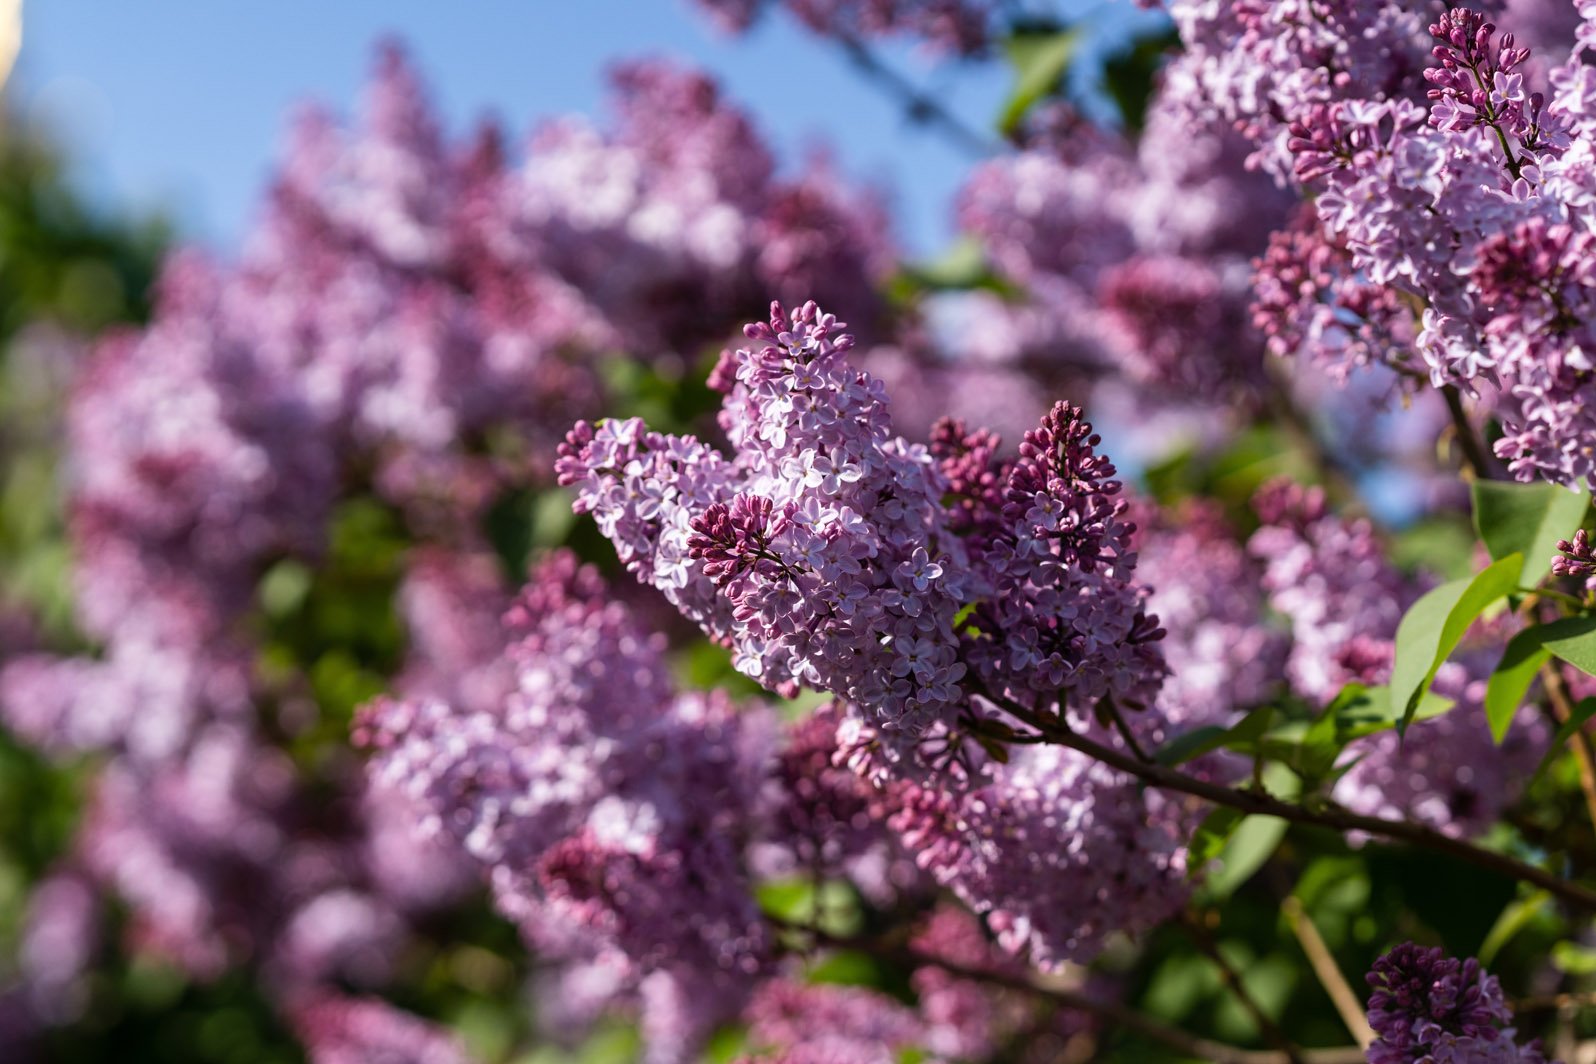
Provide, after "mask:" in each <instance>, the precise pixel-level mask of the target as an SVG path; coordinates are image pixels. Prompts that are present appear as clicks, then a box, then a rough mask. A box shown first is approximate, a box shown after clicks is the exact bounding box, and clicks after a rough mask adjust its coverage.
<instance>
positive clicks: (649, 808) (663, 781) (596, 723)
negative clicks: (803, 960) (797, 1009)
mask: <svg viewBox="0 0 1596 1064" xmlns="http://www.w3.org/2000/svg"><path fill="white" fill-rule="evenodd" d="M506 626H507V632H508V634H509V638H508V640H507V643H508V649H507V650H506V659H507V661H508V662H509V664H510V667H511V668H512V669H513V670H514V673H515V678H516V684H515V688H514V690H513V691H511V692H510V693H509V694H508V695H507V696H506V697H505V698H504V699H503V700H502V701H501V702H499V703H498V704H497V705H493V706H491V707H483V708H477V709H473V708H470V707H466V706H454V705H451V704H448V703H445V702H443V701H440V700H438V699H436V698H426V697H423V698H418V699H417V700H415V701H413V702H398V701H394V700H390V699H383V700H379V701H378V702H376V703H374V704H373V705H371V706H369V707H367V708H366V709H365V710H364V711H363V712H362V715H361V720H360V723H359V726H358V729H357V740H358V741H360V742H362V743H363V744H365V745H367V746H369V747H370V748H371V749H372V750H373V754H374V757H373V761H372V766H371V774H372V776H373V778H374V780H375V781H376V782H377V783H378V784H380V785H381V786H383V787H385V788H389V789H392V790H394V791H396V792H399V793H402V794H404V795H406V796H407V797H408V798H409V799H410V800H411V801H412V802H414V803H415V804H416V806H417V807H419V808H420V809H421V810H422V811H423V825H424V826H425V827H426V828H427V830H429V831H431V832H434V833H443V834H446V835H447V836H449V837H451V838H453V839H454V840H455V842H456V843H457V844H458V845H459V846H461V847H462V848H463V849H464V850H465V852H467V853H468V854H470V855H471V857H473V858H474V859H475V860H476V861H477V862H478V863H479V865H480V866H481V868H482V869H483V872H484V874H485V876H486V878H487V879H488V881H489V884H490V886H491V887H492V889H493V892H494V897H495V899H496V901H497V903H498V906H499V908H500V909H501V910H502V911H503V912H504V913H505V915H506V916H508V917H510V918H511V919H512V920H515V921H517V922H518V923H519V924H521V925H522V927H523V930H524V931H526V933H527V937H528V938H529V939H531V940H533V941H541V942H542V944H544V945H545V946H555V945H557V943H555V942H554V941H552V940H551V938H550V937H549V934H550V933H551V932H554V931H555V930H556V928H558V927H561V926H563V927H565V928H567V929H568V930H569V932H571V934H565V933H562V934H564V937H566V938H568V939H569V945H570V947H571V948H572V949H574V950H575V951H576V952H577V953H578V954H579V955H582V956H586V957H588V958H592V957H595V956H600V955H602V954H603V953H604V952H605V951H606V949H607V948H615V949H618V950H619V951H620V953H621V954H623V955H624V957H625V958H626V963H627V969H628V971H627V975H626V978H625V982H626V984H627V985H628V986H631V987H636V988H638V989H640V990H641V991H642V992H643V999H644V1000H643V1004H644V1006H645V1009H644V1015H645V1018H646V1017H647V1016H648V1015H649V1010H648V1008H647V1005H648V1002H649V1000H650V998H660V997H661V996H663V997H664V998H666V999H668V1000H670V1001H677V1002H679V1003H686V1002H689V1001H691V1000H695V999H693V998H692V997H691V996H689V997H688V998H683V997H681V991H679V990H671V989H670V987H669V985H668V984H669V983H671V982H676V981H682V980H685V981H686V983H687V984H688V985H695V984H696V985H697V987H698V994H699V996H698V998H697V999H696V1000H697V1001H699V1002H700V1003H701V1004H702V1003H703V1001H704V997H703V987H704V985H706V983H708V984H713V985H715V986H716V987H718V990H717V991H716V993H715V994H714V995H711V996H710V997H709V1001H710V1002H711V1003H712V1004H713V1007H712V1008H711V1010H710V1011H711V1013H713V1015H708V1016H707V1017H706V1018H707V1020H708V1021H711V1022H709V1023H707V1024H706V1023H695V1024H693V1026H694V1027H696V1028H699V1029H701V1030H700V1033H704V1030H703V1029H706V1028H707V1027H709V1026H712V1021H713V1020H714V1019H715V1018H716V1016H719V1017H720V1018H725V1015H726V1014H727V1012H726V1010H728V1009H730V1010H735V1008H736V1005H737V1001H738V998H739V993H738V989H737V988H738V987H739V986H740V985H743V984H745V983H746V980H747V976H748V975H749V974H751V973H753V972H755V971H757V970H758V969H759V967H760V966H761V964H762V963H763V962H764V956H765V954H766V951H767V948H768V945H769V944H768V942H767V940H766V931H765V928H764V925H763V921H762V919H761V918H760V916H759V913H758V911H757V909H756V908H755V906H754V903H753V898H752V896H751V894H750V892H749V883H748V873H747V871H746V865H745V850H746V848H747V847H748V845H749V844H750V842H751V841H752V837H753V834H754V831H755V828H756V826H757V825H756V824H755V823H752V822H751V820H752V818H753V813H754V811H755V810H757V808H758V802H757V800H756V799H757V795H758V793H759V790H760V788H761V786H762V784H763V780H764V773H765V771H766V764H767V758H768V747H769V744H770V742H771V741H772V739H773V736H772V735H770V734H769V733H768V725H767V724H766V722H764V721H763V719H762V718H761V717H760V715H759V714H757V713H755V712H752V711H749V712H746V713H742V714H738V713H737V712H735V711H734V709H733V707H732V706H731V705H730V704H729V703H728V702H727V701H726V700H724V699H723V698H719V697H716V696H709V695H689V694H676V693H675V692H674V691H673V690H672V688H671V684H670V681H669V677H668V674H667V672H666V669H665V665H664V661H663V657H662V652H663V642H662V640H661V639H660V638H659V637H657V636H654V635H651V634H649V633H647V632H646V631H644V630H642V629H641V628H640V627H639V626H638V625H637V623H636V620H635V618H634V617H633V616H632V615H631V614H630V612H629V611H628V610H627V609H626V607H625V606H623V605H622V604H620V603H618V602H615V601H606V593H605V590H604V588H603V585H602V583H601V582H600V581H599V579H598V577H597V574H596V573H595V572H594V571H592V570H591V569H584V568H578V567H577V566H576V564H575V562H574V561H573V560H572V559H571V558H570V557H569V556H565V555H560V556H556V557H555V558H553V559H551V560H550V561H548V562H546V563H544V565H543V566H542V567H541V568H540V569H539V570H538V571H537V572H536V573H535V574H534V576H533V580H532V582H531V583H530V584H529V585H528V587H527V588H526V589H525V590H524V591H523V592H522V594H521V595H520V597H519V598H518V599H517V601H516V604H515V606H513V607H512V609H511V611H510V613H509V614H508V615H507V618H506ZM573 935H574V937H573ZM656 974H658V975H660V976H661V977H660V978H657V979H656V978H654V975H656ZM667 1003H668V1002H667ZM670 1012H671V1010H669V1009H667V1010H666V1013H670ZM675 1013H680V1009H676V1010H675ZM664 1014H665V1013H662V1014H660V1015H664ZM668 1044H669V1043H668V1042H664V1043H661V1045H662V1046H664V1045H668ZM660 1059H665V1058H663V1057H661V1058H660Z"/></svg>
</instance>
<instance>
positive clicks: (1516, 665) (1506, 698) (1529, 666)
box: [1485, 628, 1552, 743]
mask: <svg viewBox="0 0 1596 1064" xmlns="http://www.w3.org/2000/svg"><path fill="white" fill-rule="evenodd" d="M1543 633H1544V629H1541V628H1526V629H1525V630H1524V631H1522V632H1520V633H1518V634H1517V635H1515V636H1514V637H1513V638H1512V639H1511V640H1509V641H1508V644H1507V648H1506V649H1505V650H1503V651H1502V660H1501V661H1500V662H1498V663H1497V666H1496V670H1495V671H1494V672H1492V673H1491V678H1490V679H1489V680H1488V681H1486V684H1485V719H1486V721H1488V722H1489V723H1490V725H1491V736H1492V738H1494V739H1495V740H1496V741H1497V742H1498V743H1500V742H1501V741H1502V739H1503V737H1505V736H1506V735H1507V728H1508V725H1510V724H1512V723H1513V716H1514V715H1515V714H1516V713H1517V712H1518V709H1519V707H1520V706H1522V705H1523V704H1524V696H1525V694H1527V693H1528V691H1529V688H1530V684H1532V683H1534V682H1535V674H1536V673H1538V672H1540V670H1541V666H1542V665H1544V664H1546V661H1547V659H1549V658H1550V657H1551V656H1552V655H1551V651H1549V650H1547V649H1546V648H1545V647H1543V646H1542V645H1541V640H1542V638H1543Z"/></svg>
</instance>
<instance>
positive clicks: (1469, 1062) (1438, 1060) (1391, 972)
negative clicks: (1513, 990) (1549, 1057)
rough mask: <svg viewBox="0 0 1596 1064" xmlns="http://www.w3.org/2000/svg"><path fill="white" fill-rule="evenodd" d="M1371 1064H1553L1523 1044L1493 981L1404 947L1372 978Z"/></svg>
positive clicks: (1535, 1045) (1380, 963) (1434, 954)
mask: <svg viewBox="0 0 1596 1064" xmlns="http://www.w3.org/2000/svg"><path fill="white" fill-rule="evenodd" d="M1368 983H1369V986H1370V987H1371V988H1372V989H1373V992H1372V993H1371V994H1370V995H1369V1026H1370V1027H1372V1028H1374V1033H1375V1035H1376V1036H1377V1040H1376V1041H1375V1043H1374V1044H1373V1045H1371V1046H1370V1047H1369V1064H1416V1062H1429V1061H1433V1062H1434V1064H1546V1057H1545V1056H1544V1055H1543V1054H1542V1052H1541V1049H1540V1044H1539V1042H1529V1043H1527V1044H1524V1045H1519V1044H1518V1043H1517V1042H1516V1040H1515V1036H1516V1032H1515V1030H1514V1029H1513V1027H1512V1023H1513V1011H1512V1009H1510V1008H1509V1007H1508V1005H1507V1001H1506V1000H1505V999H1504V998H1503V996H1502V986H1501V984H1500V983H1499V982H1498V981H1497V979H1496V977H1495V976H1494V975H1489V974H1487V973H1486V972H1485V970H1484V969H1483V968H1481V967H1480V962H1479V961H1477V960H1474V959H1473V958H1470V959H1468V960H1465V961H1458V960H1456V959H1454V958H1452V957H1448V956H1446V954H1445V953H1444V952H1443V951H1442V950H1441V949H1440V948H1439V947H1433V948H1428V949H1427V948H1425V947H1423V946H1419V945H1416V944H1414V943H1412V942H1407V943H1404V944H1402V945H1400V946H1397V947H1396V948H1394V949H1392V950H1391V951H1390V952H1389V953H1386V954H1385V955H1384V956H1382V957H1381V958H1380V959H1379V960H1377V961H1375V962H1374V968H1373V969H1372V970H1371V971H1370V972H1369V974H1368Z"/></svg>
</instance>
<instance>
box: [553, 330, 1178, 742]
mask: <svg viewBox="0 0 1596 1064" xmlns="http://www.w3.org/2000/svg"><path fill="white" fill-rule="evenodd" d="M841 329H842V326H841V324H840V323H838V322H837V321H836V320H835V319H834V318H832V317H831V316H830V315H827V314H824V313H822V312H820V311H819V310H818V309H817V308H816V307H815V306H814V305H813V304H812V303H811V304H806V305H805V306H804V307H802V308H800V309H799V310H796V311H794V312H793V313H792V315H791V316H790V318H789V317H788V316H787V315H786V314H785V313H784V312H783V311H782V310H781V308H780V307H779V305H778V306H777V307H776V308H775V309H774V310H773V311H772V319H771V321H770V322H769V323H768V324H767V323H759V324H757V325H752V326H749V328H748V335H749V337H750V339H752V340H754V341H755V342H756V345H757V346H755V347H752V348H746V349H742V350H740V351H737V352H735V353H732V352H728V353H727V354H726V355H725V356H724V357H723V358H722V360H721V363H720V365H719V366H718V367H717V368H716V371H715V374H714V376H713V377H712V380H711V383H712V384H715V385H716V386H717V387H719V388H721V389H722V390H723V391H725V392H726V399H725V402H724V405H723V409H722V412H721V424H722V427H723V428H724V429H725V431H726V434H727V437H728V438H729V440H730V441H731V444H732V446H733V448H734V453H735V457H734V458H732V459H730V460H728V459H726V458H723V457H721V456H720V455H719V454H717V453H715V452H713V451H711V450H709V449H708V448H706V447H704V446H703V445H702V444H701V443H699V442H698V441H697V440H694V439H692V438H690V437H664V436H660V435H658V434H650V433H645V432H644V431H643V430H642V427H641V425H640V424H639V423H637V422H624V423H619V424H615V423H606V424H605V425H602V426H600V427H598V428H597V429H594V428H592V427H590V426H587V425H585V424H579V425H578V426H577V427H576V428H575V429H574V430H573V431H572V433H571V436H570V438H569V440H568V441H567V443H566V445H565V447H564V448H562V454H561V459H560V462H559V465H558V470H559V474H560V478H561V482H562V483H564V484H566V485H571V486H575V487H576V488H577V489H578V494H577V503H576V505H577V507H578V509H579V510H582V511H589V512H592V513H593V514H594V516H595V517H596V518H597V520H598V523H599V527H600V529H601V530H602V531H604V532H605V534H606V535H607V536H609V538H610V539H611V540H612V541H613V542H614V543H615V544H616V547H617V550H618V551H619V553H620V555H621V559H622V561H623V562H624V563H625V564H626V565H627V567H628V568H629V569H631V570H632V571H633V572H634V573H636V574H638V575H639V577H640V578H642V579H643V580H644V581H646V582H648V583H651V584H654V585H655V586H657V587H659V588H660V589H661V590H662V591H664V592H665V594H666V596H667V597H668V598H670V599H671V600H672V601H673V602H674V603H675V604H676V605H677V606H678V608H680V609H681V610H682V611H683V612H684V613H685V614H686V615H687V616H688V617H689V618H691V619H693V620H695V621H697V622H698V623H699V624H701V625H702V626H703V627H704V628H705V629H706V631H708V632H709V633H710V634H711V635H712V636H714V637H716V638H718V639H721V640H724V641H726V642H727V643H729V644H730V645H731V646H732V649H733V654H734V661H735V663H736V665H737V667H738V668H739V669H741V670H742V671H743V672H745V673H747V674H748V675H750V676H753V677H754V678H756V679H758V680H759V681H760V682H761V683H764V684H765V685H766V686H768V687H771V688H772V689H774V690H777V691H783V692H785V691H790V690H792V689H793V687H794V686H795V685H798V684H803V685H807V686H810V687H817V688H820V689H823V690H826V691H830V692H831V693H833V694H836V695H838V696H839V697H841V698H843V699H845V700H846V701H847V702H849V703H850V704H851V705H853V706H855V707H856V708H857V709H858V710H859V711H861V712H862V713H863V714H864V715H865V717H866V719H867V720H869V721H870V722H871V723H872V724H873V725H874V726H876V727H877V728H878V730H879V731H880V732H881V733H882V734H883V736H884V737H885V738H886V739H887V740H888V741H889V742H896V743H901V742H902V741H903V740H905V739H907V740H913V739H915V738H916V737H917V736H920V735H922V734H923V733H925V731H926V729H927V728H928V727H930V726H931V725H932V724H933V723H936V722H938V721H944V722H945V721H947V720H949V719H951V718H952V716H953V715H954V714H955V713H956V712H958V711H959V709H960V707H961V706H962V705H963V703H964V700H965V692H964V688H963V680H964V677H965V668H966V665H965V661H964V660H961V645H960V643H961V640H960V638H959V637H956V636H955V634H954V632H953V619H954V617H955V615H956V614H958V612H959V610H960V609H961V607H963V606H964V605H965V604H966V603H967V602H972V601H973V602H976V603H977V605H976V609H975V615H974V616H975V621H976V624H975V628H976V630H977V631H978V633H979V634H978V635H977V636H976V637H974V638H973V639H972V638H965V639H964V640H963V642H964V644H965V645H964V646H963V648H962V649H963V651H964V653H963V655H962V657H963V658H966V659H968V661H969V662H970V663H971V664H973V665H974V666H975V667H976V668H977V671H978V672H979V674H980V678H981V680H982V682H983V683H986V684H988V685H990V686H991V687H992V688H993V689H995V690H997V691H1007V692H1009V693H1011V694H1013V695H1014V696H1016V697H1020V698H1022V699H1023V700H1024V701H1026V702H1027V704H1031V705H1034V706H1035V707H1036V708H1042V709H1045V710H1047V711H1054V710H1056V709H1058V708H1060V707H1063V706H1080V707H1090V706H1092V705H1094V704H1096V703H1097V702H1098V701H1099V700H1101V699H1104V698H1108V697H1112V698H1114V699H1116V700H1118V701H1119V702H1121V703H1123V704H1124V705H1126V706H1127V707H1137V706H1144V705H1146V704H1148V703H1149V702H1150V700H1151V697H1152V695H1153V693H1154V692H1155V691H1156V689H1157V685H1158V683H1159V681H1160V680H1161V678H1162V663H1161V660H1160V658H1159V656H1158V653H1157V646H1156V640H1157V638H1158V636H1159V634H1160V633H1159V629H1158V627H1157V623H1156V620H1155V619H1154V618H1152V617H1150V616H1149V615H1148V614H1147V612H1146V610H1145V608H1144V604H1143V598H1144V592H1143V591H1142V590H1141V589H1140V588H1139V587H1137V586H1136V585H1135V584H1134V583H1132V582H1131V580H1132V571H1133V569H1134V565H1135V555H1134V552H1132V551H1130V550H1129V535H1130V526H1129V524H1128V523H1127V522H1125V521H1124V519H1123V512H1124V506H1125V504H1124V502H1123V501H1122V500H1120V499H1119V498H1118V493H1119V490H1120V486H1119V483H1118V481H1116V480H1114V479H1113V476H1114V469H1113V466H1112V465H1111V464H1109V463H1108V462H1107V460H1106V459H1104V458H1103V457H1101V456H1100V455H1098V454H1097V453H1096V450H1095V448H1096V446H1097V444H1098V442H1099V441H1098V438H1097V437H1096V436H1095V435H1093V434H1092V431H1091V426H1090V425H1088V424H1086V423H1085V422H1084V421H1082V420H1081V418H1080V412H1079V411H1078V410H1075V409H1073V408H1070V407H1068V406H1065V405H1063V404H1061V405H1060V406H1059V407H1057V408H1055V410H1054V411H1053V413H1052V414H1050V415H1049V416H1048V417H1047V418H1046V419H1044V421H1043V424H1042V427H1040V428H1038V429H1035V430H1033V431H1032V432H1031V433H1029V434H1027V437H1026V440H1025V442H1024V444H1022V447H1021V453H1020V457H1019V459H1018V460H1017V461H1015V462H1014V463H1012V464H1011V465H1008V466H1005V467H1003V473H1002V476H1003V478H1004V487H1003V492H1002V498H1001V504H1000V505H1001V510H1000V512H999V513H998V514H997V515H996V518H995V520H993V519H991V515H990V514H989V515H987V517H986V518H983V520H985V521H986V522H987V524H989V525H990V527H987V528H979V527H976V526H973V525H971V524H970V521H969V515H968V513H967V512H966V511H967V505H966V504H965V503H962V502H956V504H955V506H954V507H953V509H952V510H951V511H950V510H949V508H948V505H947V503H946V502H945V499H944V496H945V493H946V490H947V485H946V484H944V483H943V480H942V475H941V472H940V470H939V465H938V460H937V457H936V456H934V455H933V454H932V453H931V452H929V451H926V450H925V449H923V448H920V447H915V446H910V445H908V444H906V443H904V442H903V441H902V440H901V439H898V438H896V437H893V436H892V435H891V421H890V418H889V416H888V412H887V397H886V395H885V393H884V391H883V389H882V388H881V386H880V385H879V383H878V382H876V381H874V380H873V379H871V378H870V377H869V376H868V375H866V374H863V373H860V372H858V371H856V370H854V369H853V368H852V367H851V366H850V365H849V363H848V361H847V359H846V357H845V355H846V353H847V351H848V350H849V349H850V348H851V346H852V340H851V337H849V336H848V335H847V334H845V333H843V332H842V331H841ZM949 445H950V444H949V441H947V440H943V441H942V442H941V443H939V447H941V448H943V449H944V450H945V449H946V446H949ZM970 446H986V445H985V444H971V445H970ZM996 469H997V467H993V472H994V473H995V471H996ZM990 505H996V502H995V500H994V501H993V503H991V504H989V507H988V508H989V509H990ZM961 532H962V533H965V534H966V535H967V536H968V541H966V536H965V535H961V534H960V533H961Z"/></svg>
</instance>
